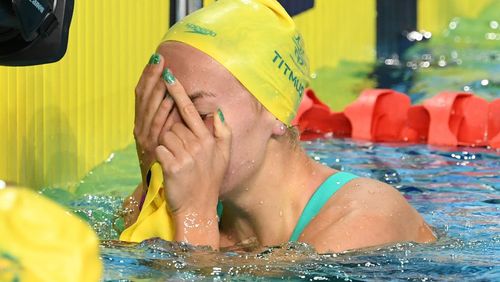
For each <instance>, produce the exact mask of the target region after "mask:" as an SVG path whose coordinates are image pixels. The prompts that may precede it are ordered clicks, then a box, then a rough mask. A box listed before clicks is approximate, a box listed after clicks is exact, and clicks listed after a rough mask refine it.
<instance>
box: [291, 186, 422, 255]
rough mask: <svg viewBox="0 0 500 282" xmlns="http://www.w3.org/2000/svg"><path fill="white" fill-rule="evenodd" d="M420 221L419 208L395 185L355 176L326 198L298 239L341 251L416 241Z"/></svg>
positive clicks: (328, 249) (327, 249)
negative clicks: (323, 204)
mask: <svg viewBox="0 0 500 282" xmlns="http://www.w3.org/2000/svg"><path fill="white" fill-rule="evenodd" d="M423 225H425V222H424V221H423V219H422V218H421V216H420V215H419V214H418V212H417V211H416V210H415V209H413V207H411V205H410V204H409V203H408V202H407V201H406V199H405V198H404V197H403V195H401V193H399V191H397V190H396V189H395V188H394V187H392V186H390V185H388V184H386V183H383V182H380V181H377V180H374V179H369V178H361V177H358V178H354V179H352V180H350V181H349V182H348V183H347V184H345V185H344V186H343V187H342V188H341V189H339V190H338V191H337V192H336V193H335V194H334V195H333V196H332V197H331V198H330V199H329V200H328V202H327V203H326V204H325V206H324V207H323V208H322V209H321V211H320V213H319V214H318V216H317V217H316V218H315V219H314V220H313V221H311V223H310V224H309V226H308V227H307V228H306V230H304V232H303V236H301V238H300V240H301V241H304V242H308V243H311V244H313V245H314V246H315V247H316V248H317V249H318V251H320V252H324V251H344V250H348V249H358V248H363V247H369V246H375V245H383V244H388V243H392V242H401V241H418V238H417V237H416V236H417V234H418V233H419V230H420V229H421V228H422V226H423ZM425 226H426V225H425Z"/></svg>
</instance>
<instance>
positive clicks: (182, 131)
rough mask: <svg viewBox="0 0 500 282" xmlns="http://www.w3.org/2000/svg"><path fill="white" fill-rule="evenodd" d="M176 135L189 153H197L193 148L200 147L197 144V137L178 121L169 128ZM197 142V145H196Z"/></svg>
mask: <svg viewBox="0 0 500 282" xmlns="http://www.w3.org/2000/svg"><path fill="white" fill-rule="evenodd" d="M170 131H171V132H173V133H174V134H175V135H177V137H178V138H179V139H180V140H181V141H182V144H183V145H184V148H185V149H186V150H187V151H188V152H189V153H191V154H193V153H197V152H195V151H193V150H196V149H201V147H200V146H199V142H198V138H196V136H195V135H194V134H193V132H191V130H189V128H187V127H186V126H185V125H184V124H182V123H180V122H178V123H175V124H174V125H173V126H172V128H171V129H170ZM196 144H198V145H196Z"/></svg>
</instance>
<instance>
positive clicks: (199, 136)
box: [121, 0, 435, 252]
mask: <svg viewBox="0 0 500 282" xmlns="http://www.w3.org/2000/svg"><path fill="white" fill-rule="evenodd" d="M157 53H158V54H155V55H153V56H152V58H151V60H150V63H149V64H148V65H147V66H146V68H145V70H144V72H143V74H142V76H141V78H140V80H139V83H138V85H137V87H136V113H135V114H136V119H135V129H134V135H135V138H136V143H137V148H138V154H139V159H140V162H141V171H142V176H143V183H149V190H148V189H147V186H148V185H142V184H141V185H139V187H138V188H137V190H136V191H135V192H134V194H133V195H132V197H131V198H130V199H129V200H128V201H127V202H126V205H127V206H129V207H130V209H132V212H131V213H130V214H129V216H128V217H127V219H126V221H127V222H126V224H127V226H128V228H127V229H126V230H125V231H124V233H123V234H122V236H121V239H122V240H129V241H141V240H144V239H147V238H151V237H162V238H163V239H166V240H175V241H184V242H187V243H190V244H193V245H209V246H211V247H212V248H214V249H219V248H222V247H227V246H231V245H234V244H237V243H240V242H245V241H248V240H257V242H258V243H259V244H261V245H265V246H269V245H278V244H282V243H284V242H287V241H301V242H306V243H309V244H311V245H312V246H314V247H315V248H316V250H317V251H318V252H329V251H334V252H338V251H344V250H351V249H359V248H364V247H370V246H378V245H386V244H392V243H396V242H404V241H413V242H431V241H434V240H435V237H434V235H433V233H432V231H431V229H430V228H429V227H428V225H427V224H426V223H425V222H424V220H423V219H422V217H421V216H420V215H419V214H418V212H417V211H416V210H415V209H414V208H412V207H411V206H410V205H409V204H408V203H407V201H406V200H405V199H404V198H403V197H402V195H401V194H400V193H399V192H398V191H397V190H395V189H394V188H393V187H391V186H389V185H387V184H385V183H382V182H379V181H376V180H372V179H367V178H360V177H356V176H354V175H352V174H348V173H344V172H339V171H336V170H334V169H332V168H329V167H327V166H324V165H321V164H319V163H317V162H315V161H314V160H312V159H311V158H309V156H308V155H307V154H306V152H305V151H304V150H303V149H302V148H301V147H300V143H299V142H298V134H297V133H296V130H295V129H294V128H293V126H291V121H292V119H293V117H294V115H295V113H296V109H297V106H298V104H299V103H300V99H301V97H302V94H303V91H304V87H305V85H307V79H308V72H309V69H308V65H307V58H306V56H305V54H304V50H303V42H302V39H301V37H300V34H299V33H298V32H297V31H296V29H295V24H294V22H293V20H292V19H291V18H290V17H289V16H288V15H287V14H286V12H285V11H284V9H283V8H282V7H281V6H280V5H279V4H278V3H277V2H276V1H274V0H220V1H217V2H215V3H214V4H212V5H210V6H208V7H206V8H204V9H202V10H200V11H197V12H195V13H194V14H192V15H190V16H188V17H186V18H184V19H183V20H182V21H180V22H179V23H178V24H176V25H175V26H174V27H172V29H170V30H169V32H168V33H167V34H166V36H165V38H164V40H163V42H162V43H161V44H160V46H159V47H158V50H157ZM165 93H167V94H165ZM154 162H158V163H159V164H160V165H161V167H160V166H158V165H153V168H152V169H151V170H149V168H150V167H151V165H152V164H153V163H154ZM148 170H149V171H150V172H149V176H148ZM151 174H152V177H151ZM150 178H151V182H150V180H149V179H150ZM152 187H156V188H152ZM162 187H166V188H165V189H163V188H162ZM146 195H147V196H146ZM144 199H145V200H144ZM219 201H220V202H221V203H222V206H223V213H222V216H221V218H220V219H219V218H218V215H217V204H218V202H219ZM133 202H136V203H137V202H140V205H137V204H136V205H133V204H132V203H133ZM141 208H142V210H141ZM218 220H220V224H217V222H218Z"/></svg>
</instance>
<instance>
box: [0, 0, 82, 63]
mask: <svg viewBox="0 0 500 282" xmlns="http://www.w3.org/2000/svg"><path fill="white" fill-rule="evenodd" d="M73 6H74V0H0V65H6V66H28V65H39V64H46V63H52V62H56V61H59V60H60V59H61V58H62V57H63V56H64V54H65V53H66V49H67V46H68V34H69V26H70V23H71V18H72V16H73Z"/></svg>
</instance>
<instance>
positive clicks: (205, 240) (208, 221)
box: [172, 208, 220, 250]
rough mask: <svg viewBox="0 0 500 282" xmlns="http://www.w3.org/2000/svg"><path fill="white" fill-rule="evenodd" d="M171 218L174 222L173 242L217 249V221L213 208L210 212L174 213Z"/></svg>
mask: <svg viewBox="0 0 500 282" xmlns="http://www.w3.org/2000/svg"><path fill="white" fill-rule="evenodd" d="M172 217H173V220H174V222H175V238H174V240H175V241H179V242H186V243H189V244H191V245H198V246H210V247H212V249H214V250H218V249H219V240H220V235H219V220H218V217H217V213H216V210H215V208H214V209H213V211H211V212H202V211H197V210H189V211H181V212H176V213H174V214H172Z"/></svg>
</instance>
